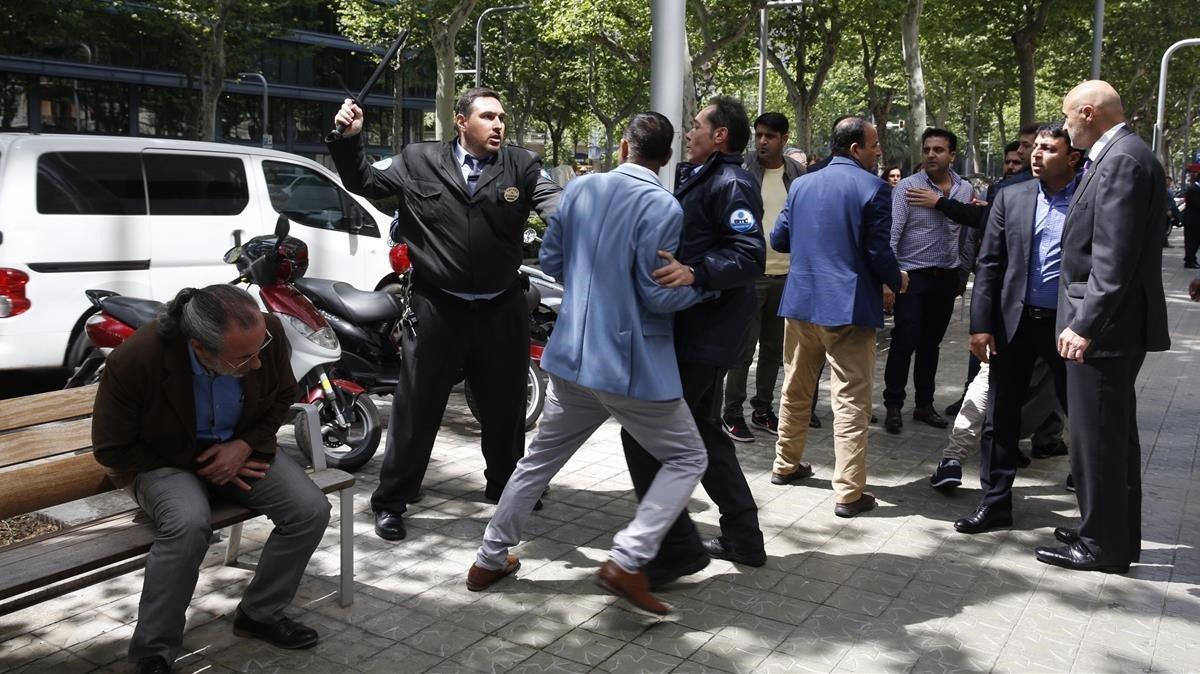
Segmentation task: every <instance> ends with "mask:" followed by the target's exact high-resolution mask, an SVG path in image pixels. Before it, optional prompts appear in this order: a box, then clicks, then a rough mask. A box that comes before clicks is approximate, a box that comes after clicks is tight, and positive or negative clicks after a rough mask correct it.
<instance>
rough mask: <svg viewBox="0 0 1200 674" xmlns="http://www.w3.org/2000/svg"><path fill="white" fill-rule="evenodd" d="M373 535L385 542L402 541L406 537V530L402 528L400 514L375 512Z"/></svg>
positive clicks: (402, 521) (383, 511) (402, 522)
mask: <svg viewBox="0 0 1200 674" xmlns="http://www.w3.org/2000/svg"><path fill="white" fill-rule="evenodd" d="M375 535H376V536H378V537H380V538H382V539H383V540H385V541H402V540H404V537H405V536H407V535H408V528H407V527H405V526H404V518H403V517H402V516H401V515H400V513H393V512H388V511H386V510H376V511H375Z"/></svg>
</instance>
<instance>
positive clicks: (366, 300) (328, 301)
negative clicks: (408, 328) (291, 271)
mask: <svg viewBox="0 0 1200 674" xmlns="http://www.w3.org/2000/svg"><path fill="white" fill-rule="evenodd" d="M295 284H296V287H297V288H299V289H300V292H302V293H304V294H305V295H308V296H309V297H311V298H313V299H314V300H316V301H315V302H314V304H316V305H317V306H318V307H320V308H322V309H324V310H326V311H328V312H330V313H332V314H334V315H336V316H338V317H339V318H344V319H346V320H348V321H350V322H351V323H374V322H376V321H389V320H391V319H393V318H399V317H400V316H403V315H404V306H403V305H402V304H401V303H400V300H399V298H397V297H396V296H395V295H393V294H391V293H387V292H366V291H363V290H359V289H358V288H355V287H354V286H352V285H350V284H349V283H346V282H344V281H331V280H329V279H323V278H308V277H305V278H301V279H297V280H296V282H295Z"/></svg>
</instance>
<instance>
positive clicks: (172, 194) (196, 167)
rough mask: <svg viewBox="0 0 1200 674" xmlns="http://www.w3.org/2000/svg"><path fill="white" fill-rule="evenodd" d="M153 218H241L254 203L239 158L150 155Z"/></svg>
mask: <svg viewBox="0 0 1200 674" xmlns="http://www.w3.org/2000/svg"><path fill="white" fill-rule="evenodd" d="M144 158H145V160H146V184H147V186H148V187H149V190H150V214H151V215H237V214H238V213H241V212H242V211H243V210H245V208H246V204H248V203H249V202H250V194H249V190H248V188H247V187H246V167H245V165H244V164H243V162H242V160H241V159H240V158H238V157H205V156H202V155H190V154H189V155H175V154H157V153H156V154H147V155H145V156H144Z"/></svg>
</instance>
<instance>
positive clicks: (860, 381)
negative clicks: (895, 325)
mask: <svg viewBox="0 0 1200 674" xmlns="http://www.w3.org/2000/svg"><path fill="white" fill-rule="evenodd" d="M823 360H826V361H828V362H829V372H830V399H831V402H832V406H833V454H834V468H833V492H834V497H835V500H836V501H837V502H838V503H852V502H854V501H857V500H858V499H859V498H860V497H861V496H862V491H863V487H865V486H866V484H867V427H868V425H869V424H870V422H871V389H872V386H873V385H874V382H875V329H874V328H864V327H860V326H856V325H844V326H840V327H826V326H823V325H816V324H815V323H809V322H808V321H798V320H794V319H791V318H789V319H786V321H785V323H784V329H783V372H784V374H783V394H782V396H781V400H780V402H779V439H778V441H777V442H776V444H775V466H774V472H775V473H776V474H778V475H787V474H789V473H791V472H792V471H794V470H796V468H797V467H798V466H799V465H800V459H801V458H802V457H803V456H804V446H805V442H806V440H807V438H808V421H809V417H810V416H811V414H812V396H813V390H814V389H815V387H816V384H817V378H818V377H820V376H821V363H822V361H823Z"/></svg>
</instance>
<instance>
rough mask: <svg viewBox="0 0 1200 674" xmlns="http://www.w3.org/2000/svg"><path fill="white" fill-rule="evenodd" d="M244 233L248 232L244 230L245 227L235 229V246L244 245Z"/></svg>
mask: <svg viewBox="0 0 1200 674" xmlns="http://www.w3.org/2000/svg"><path fill="white" fill-rule="evenodd" d="M244 233H246V230H244V229H235V230H233V245H234V246H240V245H242V234H244Z"/></svg>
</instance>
